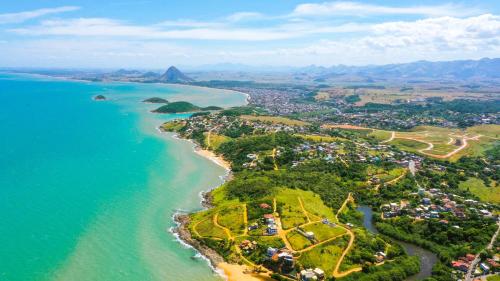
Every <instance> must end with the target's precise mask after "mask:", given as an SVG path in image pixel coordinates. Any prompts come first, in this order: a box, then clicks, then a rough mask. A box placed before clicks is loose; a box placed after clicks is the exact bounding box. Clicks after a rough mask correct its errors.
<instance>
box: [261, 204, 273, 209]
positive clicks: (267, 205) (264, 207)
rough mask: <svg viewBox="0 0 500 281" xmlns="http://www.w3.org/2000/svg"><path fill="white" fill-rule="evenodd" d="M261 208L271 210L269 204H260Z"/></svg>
mask: <svg viewBox="0 0 500 281" xmlns="http://www.w3.org/2000/svg"><path fill="white" fill-rule="evenodd" d="M259 207H260V208H261V209H271V206H269V204H267V203H261V204H259Z"/></svg>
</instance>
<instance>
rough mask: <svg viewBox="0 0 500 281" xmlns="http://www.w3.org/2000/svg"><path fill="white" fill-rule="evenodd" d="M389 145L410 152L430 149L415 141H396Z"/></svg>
mask: <svg viewBox="0 0 500 281" xmlns="http://www.w3.org/2000/svg"><path fill="white" fill-rule="evenodd" d="M389 144H392V145H395V146H396V147H397V148H399V149H401V150H405V151H410V152H417V151H418V150H420V149H424V148H426V147H428V145H427V144H425V143H423V142H419V141H414V140H407V139H394V140H393V141H391V142H390V143H389Z"/></svg>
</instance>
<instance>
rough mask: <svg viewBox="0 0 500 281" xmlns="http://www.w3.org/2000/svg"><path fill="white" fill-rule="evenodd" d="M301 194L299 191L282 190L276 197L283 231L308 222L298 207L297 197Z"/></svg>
mask: <svg viewBox="0 0 500 281" xmlns="http://www.w3.org/2000/svg"><path fill="white" fill-rule="evenodd" d="M302 192H303V191H301V190H295V189H284V190H283V191H281V192H279V193H278V194H277V195H276V201H277V204H278V212H279V213H280V217H281V223H282V225H283V229H290V228H293V227H295V226H297V225H301V224H304V223H306V222H308V218H307V217H306V215H305V214H304V212H303V210H302V208H301V207H300V202H299V196H300V195H301V194H302Z"/></svg>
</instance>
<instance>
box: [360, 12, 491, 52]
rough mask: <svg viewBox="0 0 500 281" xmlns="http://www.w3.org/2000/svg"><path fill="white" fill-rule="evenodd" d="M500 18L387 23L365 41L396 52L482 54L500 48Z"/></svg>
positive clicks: (483, 16) (375, 26) (434, 19)
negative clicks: (423, 49) (409, 49)
mask: <svg viewBox="0 0 500 281" xmlns="http://www.w3.org/2000/svg"><path fill="white" fill-rule="evenodd" d="M499 40H500V17H499V16H495V15H491V14H485V15H480V16H477V17H469V18H463V19H461V18H454V17H440V18H430V19H423V20H418V21H413V22H403V21H401V22H387V23H382V24H377V25H374V26H373V35H372V36H369V37H366V38H364V39H362V41H363V42H364V43H365V44H367V45H370V46H372V47H377V48H395V47H410V46H415V45H420V46H425V47H427V48H429V49H441V50H445V51H446V50H450V49H468V50H480V49H486V48H488V47H492V46H494V45H498V42H499Z"/></svg>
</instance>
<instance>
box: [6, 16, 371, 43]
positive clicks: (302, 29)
mask: <svg viewBox="0 0 500 281" xmlns="http://www.w3.org/2000/svg"><path fill="white" fill-rule="evenodd" d="M166 27H167V28H166ZM169 27H174V28H173V29H172V28H169ZM367 29H368V27H367V26H364V25H359V24H344V25H337V26H335V25H324V24H315V23H307V22H305V23H304V22H302V23H289V24H283V25H277V26H274V27H269V28H242V27H232V26H227V25H223V24H220V25H217V24H212V25H210V24H206V23H198V22H163V23H160V24H157V25H152V26H139V25H129V24H126V23H123V22H120V21H116V20H112V19H107V18H79V19H68V20H46V21H42V22H41V24H40V25H37V26H30V27H23V28H14V29H10V31H11V32H14V33H17V34H20V35H34V36H47V35H51V36H87V37H127V38H136V39H137V38H142V39H158V40H159V39H191V40H228V41H271V40H284V39H290V38H299V37H303V36H305V35H308V34H321V33H345V32H357V31H361V30H367Z"/></svg>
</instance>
